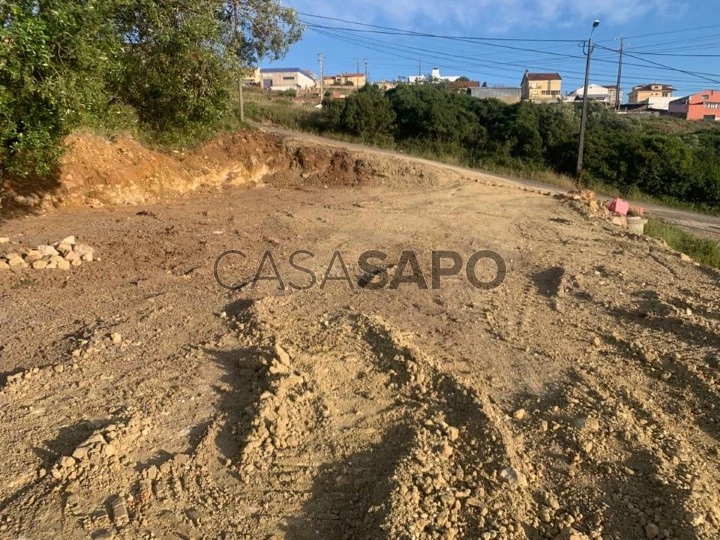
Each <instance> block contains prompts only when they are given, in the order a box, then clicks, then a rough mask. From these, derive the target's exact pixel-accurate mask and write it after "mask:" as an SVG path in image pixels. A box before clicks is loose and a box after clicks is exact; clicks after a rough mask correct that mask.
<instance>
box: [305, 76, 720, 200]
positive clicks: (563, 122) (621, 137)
mask: <svg viewBox="0 0 720 540" xmlns="http://www.w3.org/2000/svg"><path fill="white" fill-rule="evenodd" d="M323 105H324V106H323V112H322V118H323V121H322V122H321V123H320V124H318V125H319V126H321V128H322V129H326V130H329V131H335V132H341V133H348V134H351V135H354V136H358V137H361V138H363V139H366V140H371V141H372V140H373V139H375V138H377V135H378V134H386V136H392V138H393V139H394V142H395V144H396V145H397V146H399V147H401V148H407V149H410V150H413V151H419V152H424V153H432V154H434V155H445V156H452V157H454V158H456V159H457V160H459V161H462V162H464V163H467V164H468V165H471V166H479V167H482V166H486V167H495V168H497V167H502V168H515V169H523V170H533V169H534V170H538V171H540V170H548V169H549V170H552V171H554V172H557V173H563V174H568V175H573V174H574V172H575V166H576V162H577V140H578V134H579V129H580V107H579V106H578V105H575V104H570V103H568V104H547V105H537V104H533V103H530V102H521V103H517V104H514V105H506V104H504V103H502V102H500V101H496V100H479V99H474V98H471V97H470V96H468V95H467V94H457V93H453V92H448V91H447V90H446V89H444V88H443V87H442V86H440V85H400V86H398V87H397V88H395V89H393V90H390V91H388V92H387V93H386V98H385V97H383V95H382V93H381V92H380V91H379V90H378V89H377V88H374V87H366V88H365V89H363V90H361V91H359V92H357V93H355V94H353V95H351V96H349V97H348V98H346V99H344V100H337V101H332V100H329V99H326V100H325V101H324V102H323ZM388 105H389V107H390V109H388ZM676 131H680V130H676ZM584 175H585V176H584V181H585V182H587V183H590V184H593V183H600V182H601V183H603V184H609V185H612V186H615V187H616V188H618V189H619V190H620V191H621V192H623V193H633V192H635V191H637V190H640V191H642V192H644V193H647V194H650V195H653V196H656V197H658V198H662V199H666V200H675V201H684V202H688V203H692V204H696V205H698V206H704V207H708V208H715V209H717V208H720V130H717V129H707V128H706V127H704V126H694V127H691V128H689V129H685V134H682V133H675V134H673V133H664V132H661V131H659V130H658V129H655V128H654V127H653V124H652V123H650V122H647V121H640V120H637V119H632V118H625V117H619V116H618V115H617V114H615V113H614V112H612V111H608V110H607V109H605V108H604V107H602V106H601V105H599V104H591V107H590V110H589V121H588V130H587V145H586V151H585V171H584Z"/></svg>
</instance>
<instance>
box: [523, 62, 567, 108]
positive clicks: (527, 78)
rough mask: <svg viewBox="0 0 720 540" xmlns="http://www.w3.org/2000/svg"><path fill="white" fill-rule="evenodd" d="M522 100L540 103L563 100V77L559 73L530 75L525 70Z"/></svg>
mask: <svg viewBox="0 0 720 540" xmlns="http://www.w3.org/2000/svg"><path fill="white" fill-rule="evenodd" d="M520 87H521V89H522V99H525V100H530V101H534V102H538V103H543V102H551V101H560V100H562V77H561V76H560V75H559V74H558V73H530V72H528V71H527V70H525V75H523V79H522V83H521V84H520Z"/></svg>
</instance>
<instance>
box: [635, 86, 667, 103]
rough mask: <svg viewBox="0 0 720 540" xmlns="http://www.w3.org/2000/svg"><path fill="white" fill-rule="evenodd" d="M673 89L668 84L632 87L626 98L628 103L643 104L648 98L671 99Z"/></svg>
mask: <svg viewBox="0 0 720 540" xmlns="http://www.w3.org/2000/svg"><path fill="white" fill-rule="evenodd" d="M673 90H674V88H673V87H672V86H670V85H668V84H659V83H652V84H643V85H640V86H634V87H633V89H632V92H630V94H629V97H628V103H643V102H644V101H645V100H647V99H650V98H671V97H672V95H673Z"/></svg>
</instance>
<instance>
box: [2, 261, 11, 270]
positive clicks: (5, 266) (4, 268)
mask: <svg viewBox="0 0 720 540" xmlns="http://www.w3.org/2000/svg"><path fill="white" fill-rule="evenodd" d="M0 270H10V265H9V264H8V263H6V262H5V261H0Z"/></svg>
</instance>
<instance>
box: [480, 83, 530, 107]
mask: <svg viewBox="0 0 720 540" xmlns="http://www.w3.org/2000/svg"><path fill="white" fill-rule="evenodd" d="M468 93H469V94H470V95H471V96H472V97H474V98H477V99H499V100H500V101H503V102H505V103H510V104H512V103H518V102H519V101H520V98H521V97H522V88H520V87H519V86H518V87H513V86H481V87H479V88H469V89H468Z"/></svg>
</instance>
